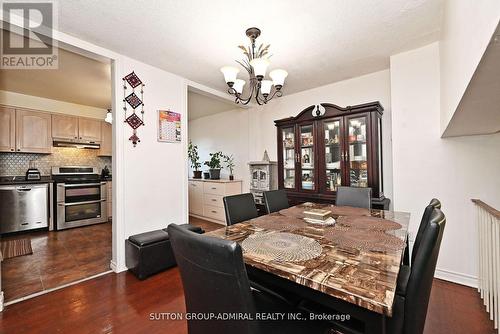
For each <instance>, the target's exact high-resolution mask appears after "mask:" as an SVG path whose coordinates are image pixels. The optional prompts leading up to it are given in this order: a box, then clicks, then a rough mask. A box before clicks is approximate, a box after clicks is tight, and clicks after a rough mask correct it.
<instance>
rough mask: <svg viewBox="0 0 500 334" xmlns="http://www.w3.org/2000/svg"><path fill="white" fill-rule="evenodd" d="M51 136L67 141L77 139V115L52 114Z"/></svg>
mask: <svg viewBox="0 0 500 334" xmlns="http://www.w3.org/2000/svg"><path fill="white" fill-rule="evenodd" d="M52 138H53V139H54V140H69V141H74V140H76V139H78V117H76V116H68V115H52Z"/></svg>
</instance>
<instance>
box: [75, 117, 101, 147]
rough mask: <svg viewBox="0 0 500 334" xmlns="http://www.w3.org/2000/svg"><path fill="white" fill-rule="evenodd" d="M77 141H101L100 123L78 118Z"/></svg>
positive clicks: (94, 120)
mask: <svg viewBox="0 0 500 334" xmlns="http://www.w3.org/2000/svg"><path fill="white" fill-rule="evenodd" d="M78 139H81V140H87V141H95V142H100V141H101V121H99V120H96V119H91V118H81V117H80V118H78Z"/></svg>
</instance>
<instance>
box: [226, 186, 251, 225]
mask: <svg viewBox="0 0 500 334" xmlns="http://www.w3.org/2000/svg"><path fill="white" fill-rule="evenodd" d="M224 211H225V212H226V223H227V225H228V226H229V225H233V224H237V223H241V222H243V221H245V220H249V219H252V218H256V217H258V216H259V214H258V212H257V207H256V206H255V201H254V199H253V195H252V194H250V193H246V194H240V195H233V196H226V197H224Z"/></svg>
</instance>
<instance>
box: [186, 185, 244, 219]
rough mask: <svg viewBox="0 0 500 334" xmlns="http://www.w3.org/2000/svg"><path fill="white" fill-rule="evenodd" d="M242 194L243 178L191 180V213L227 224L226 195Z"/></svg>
mask: <svg viewBox="0 0 500 334" xmlns="http://www.w3.org/2000/svg"><path fill="white" fill-rule="evenodd" d="M237 194H241V180H233V181H231V180H197V179H190V180H189V214H190V215H191V216H194V217H197V218H201V219H205V220H209V221H212V222H215V223H219V224H224V225H225V224H226V215H225V213H224V202H223V200H222V199H223V198H224V196H230V195H237Z"/></svg>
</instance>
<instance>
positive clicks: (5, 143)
mask: <svg viewBox="0 0 500 334" xmlns="http://www.w3.org/2000/svg"><path fill="white" fill-rule="evenodd" d="M15 150H16V111H15V110H14V109H13V108H6V107H0V152H13V151H15Z"/></svg>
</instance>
